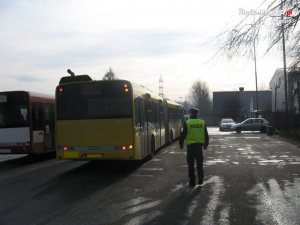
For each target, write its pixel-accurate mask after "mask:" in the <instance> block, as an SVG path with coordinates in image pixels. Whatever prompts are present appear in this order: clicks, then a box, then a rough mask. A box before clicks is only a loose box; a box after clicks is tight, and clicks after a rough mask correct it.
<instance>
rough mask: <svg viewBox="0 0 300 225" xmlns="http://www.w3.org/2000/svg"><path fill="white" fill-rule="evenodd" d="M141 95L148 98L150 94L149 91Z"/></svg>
mask: <svg viewBox="0 0 300 225" xmlns="http://www.w3.org/2000/svg"><path fill="white" fill-rule="evenodd" d="M143 97H144V98H146V99H150V98H151V95H150V94H149V93H145V94H143Z"/></svg>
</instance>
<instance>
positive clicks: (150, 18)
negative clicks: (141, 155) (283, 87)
mask: <svg viewBox="0 0 300 225" xmlns="http://www.w3.org/2000/svg"><path fill="white" fill-rule="evenodd" d="M261 2H263V0H253V1H249V0H227V1H201V0H0V71H1V73H0V78H1V81H0V91H6V90H29V91H34V92H44V93H50V94H54V90H55V87H56V86H57V84H58V82H59V79H60V77H61V76H65V75H67V72H66V70H67V69H69V68H70V69H71V70H73V71H74V72H75V74H89V75H90V76H91V77H92V78H93V79H102V77H103V76H104V74H105V73H106V72H107V71H108V70H109V68H112V70H113V71H114V72H115V74H116V75H117V77H118V78H120V79H127V80H130V81H133V82H135V83H137V84H140V85H143V86H146V87H148V88H149V89H151V90H152V91H154V92H156V93H158V91H159V88H158V87H159V82H158V80H159V77H160V76H162V78H163V87H164V94H165V95H166V96H168V97H169V98H171V99H173V100H179V99H180V98H182V99H184V98H185V97H186V96H187V95H188V93H189V89H190V87H191V85H192V83H193V82H195V81H197V80H199V79H201V80H203V81H205V82H206V83H207V84H208V86H209V88H210V91H211V92H213V91H233V90H238V88H239V87H240V86H243V87H245V90H255V76H254V62H253V60H252V59H251V58H247V57H241V58H235V59H233V60H231V61H230V60H228V59H226V58H225V57H224V58H220V57H219V58H218V59H214V60H212V61H209V59H211V58H212V57H213V55H214V54H215V53H216V51H217V50H218V49H217V44H216V43H214V44H212V43H211V42H208V40H209V39H211V38H212V37H213V36H215V35H217V34H219V33H221V32H223V31H224V30H225V29H228V28H230V27H232V26H233V25H235V24H236V23H237V22H239V21H240V20H242V19H243V18H244V17H245V16H244V15H241V13H240V9H245V10H251V9H256V7H257V6H258V5H260V3H261ZM261 43H262V44H261V45H263V42H261ZM262 49H264V48H263V46H258V56H257V68H258V87H259V88H261V87H265V88H268V85H269V81H270V80H271V78H272V76H273V74H274V72H275V70H276V68H278V67H282V61H281V59H282V53H281V50H280V48H279V47H278V48H275V49H274V50H273V51H272V52H271V54H269V55H264V54H263V53H264V52H263V50H262Z"/></svg>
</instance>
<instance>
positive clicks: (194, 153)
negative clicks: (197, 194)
mask: <svg viewBox="0 0 300 225" xmlns="http://www.w3.org/2000/svg"><path fill="white" fill-rule="evenodd" d="M202 148H203V145H202V144H191V145H187V157H186V160H187V163H188V168H189V178H190V181H191V182H195V161H196V163H197V173H198V182H201V181H203V177H204V171H203V151H202Z"/></svg>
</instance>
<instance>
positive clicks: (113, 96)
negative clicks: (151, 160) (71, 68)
mask: <svg viewBox="0 0 300 225" xmlns="http://www.w3.org/2000/svg"><path fill="white" fill-rule="evenodd" d="M56 110H57V111H56V112H57V114H56V143H57V145H56V146H57V158H58V159H72V160H105V159H108V160H141V159H144V158H145V157H147V156H153V154H154V152H155V150H157V149H159V148H160V147H162V146H164V145H165V144H167V143H170V142H172V141H173V140H174V139H176V138H177V137H178V136H179V133H180V125H181V119H182V117H183V108H182V106H181V105H179V104H177V103H175V102H171V101H169V100H164V99H162V98H161V97H160V96H158V95H155V94H153V93H152V92H150V91H149V90H148V89H146V88H144V87H142V86H138V85H136V84H133V83H131V82H129V81H126V80H110V81H104V80H101V81H93V80H92V79H91V78H90V77H89V76H87V75H79V76H71V77H63V78H62V79H61V81H60V84H59V86H57V88H56Z"/></svg>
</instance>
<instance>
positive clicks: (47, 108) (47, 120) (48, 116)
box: [43, 104, 54, 151]
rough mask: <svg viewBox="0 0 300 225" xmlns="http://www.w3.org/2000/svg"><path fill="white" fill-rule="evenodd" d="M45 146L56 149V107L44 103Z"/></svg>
mask: <svg viewBox="0 0 300 225" xmlns="http://www.w3.org/2000/svg"><path fill="white" fill-rule="evenodd" d="M43 111H44V123H43V128H44V129H43V130H44V147H45V150H46V151H47V150H53V149H54V117H53V112H54V107H53V105H50V104H45V105H44V109H43Z"/></svg>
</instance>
